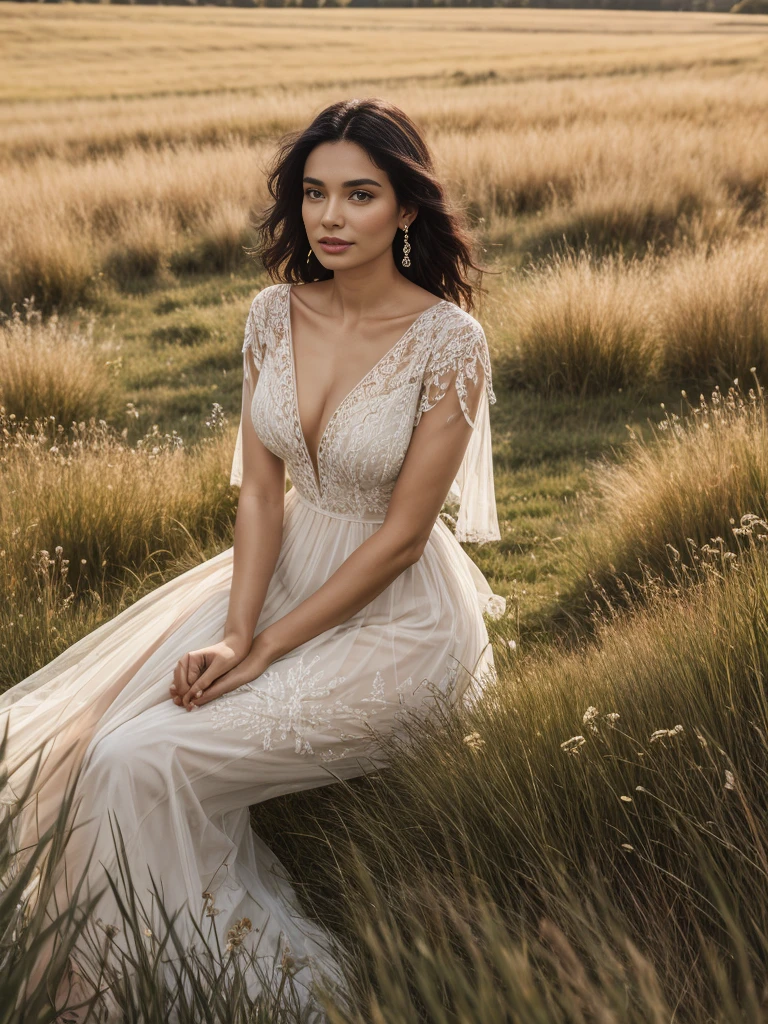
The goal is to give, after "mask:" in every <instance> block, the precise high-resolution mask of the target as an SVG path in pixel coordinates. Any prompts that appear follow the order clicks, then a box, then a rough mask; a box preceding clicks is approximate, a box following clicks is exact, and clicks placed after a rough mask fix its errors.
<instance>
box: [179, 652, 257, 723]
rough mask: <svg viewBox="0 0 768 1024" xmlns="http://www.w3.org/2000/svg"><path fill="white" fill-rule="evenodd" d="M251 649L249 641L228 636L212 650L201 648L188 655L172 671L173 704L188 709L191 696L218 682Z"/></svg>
mask: <svg viewBox="0 0 768 1024" xmlns="http://www.w3.org/2000/svg"><path fill="white" fill-rule="evenodd" d="M248 650H249V645H248V642H247V641H246V640H239V639H233V638H229V637H225V638H224V639H223V640H221V641H220V642H219V643H217V644H212V645H211V646H210V647H201V648H200V649H199V650H197V651H190V652H189V653H188V654H185V655H184V657H183V658H180V659H179V661H178V662H177V663H176V668H175V669H174V671H173V683H172V684H171V686H170V694H171V700H172V701H173V702H174V704H178V705H180V706H187V705H188V703H189V698H190V696H191V695H194V694H195V693H196V692H197V691H198V690H200V691H201V692H202V691H203V689H205V687H206V686H209V685H210V684H211V683H212V682H213V681H214V680H215V679H218V678H219V677H220V676H221V675H223V674H224V673H225V672H227V671H229V669H231V668H233V667H234V666H235V665H237V664H239V662H241V661H242V660H243V658H245V657H246V655H247V654H248Z"/></svg>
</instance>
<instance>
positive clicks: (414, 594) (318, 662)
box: [0, 487, 504, 1006]
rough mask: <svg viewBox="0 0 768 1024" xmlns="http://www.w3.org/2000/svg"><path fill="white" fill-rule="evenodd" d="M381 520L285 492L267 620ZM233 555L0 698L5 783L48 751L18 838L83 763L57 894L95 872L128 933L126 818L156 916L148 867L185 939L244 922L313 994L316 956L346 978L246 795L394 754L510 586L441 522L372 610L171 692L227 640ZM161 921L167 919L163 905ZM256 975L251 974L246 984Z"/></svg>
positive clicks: (467, 655)
mask: <svg viewBox="0 0 768 1024" xmlns="http://www.w3.org/2000/svg"><path fill="white" fill-rule="evenodd" d="M379 525H380V522H378V521H374V522H370V521H361V520H356V519H348V518H342V517H340V516H337V515H331V514H329V513H327V512H325V511H323V510H320V509H318V508H316V507H314V506H313V505H311V504H310V503H309V502H307V501H306V500H305V499H304V498H303V497H302V496H301V495H300V494H299V492H298V491H297V490H296V488H295V487H294V488H291V490H289V491H288V492H287V494H286V498H285V518H284V530H283V541H282V545H281V550H280V554H279V556H278V561H277V565H276V568H275V572H274V574H273V577H272V580H271V581H270V585H269V588H268V591H267V595H266V599H265V603H264V607H263V610H262V614H261V616H260V619H259V623H258V626H257V632H260V631H261V629H263V628H265V627H266V626H268V625H269V624H270V623H272V622H274V621H275V620H277V619H279V618H281V617H282V616H283V615H285V614H287V613H288V612H289V611H291V609H293V608H294V607H296V605H298V604H299V603H300V602H301V601H303V600H304V599H305V598H306V597H308V596H310V595H311V594H313V593H314V592H315V591H316V590H317V589H318V588H319V587H320V586H321V585H322V584H323V583H324V582H325V581H326V580H327V579H328V577H329V576H330V575H331V574H332V573H333V572H334V571H335V570H336V569H337V568H338V567H339V566H340V565H341V564H342V562H344V561H345V559H346V558H347V557H348V556H349V555H350V554H351V553H352V551H354V550H355V548H357V547H358V546H359V545H360V544H361V543H362V542H363V541H364V540H365V539H366V538H367V537H369V536H370V535H371V534H372V533H373V532H374V531H375V530H376V529H378V528H379ZM232 555H233V549H232V548H228V549H227V550H225V551H222V552H221V553H220V554H219V555H217V556H215V557H214V558H211V559H209V560H208V561H206V562H203V563H202V564H200V565H198V566H196V567H195V568H193V569H190V570H189V571H187V572H185V573H183V574H182V575H180V576H178V577H176V578H175V579H173V580H171V581H169V582H168V583H165V584H163V585H162V586H160V587H158V588H157V589H156V590H154V591H152V592H151V593H149V594H147V595H146V596H144V597H143V598H141V599H140V600H138V601H137V602H136V603H135V604H133V605H132V606H130V607H129V608H127V609H126V610H124V611H123V612H121V613H119V614H118V615H116V616H115V617H114V618H113V619H111V620H110V621H108V622H106V623H104V624H103V625H101V626H100V627H98V628H97V629H95V630H94V631H93V632H92V633H90V634H89V635H88V636H85V637H83V638H82V639H81V640H79V641H78V642H77V643H75V644H73V645H72V646H71V647H69V648H68V649H67V650H66V651H64V652H63V653H62V654H61V655H59V656H58V657H57V658H55V659H54V660H53V661H51V662H50V663H49V664H47V665H45V666H44V667H43V668H41V669H40V670H39V671H37V672H35V673H33V674H32V675H31V676H29V677H28V678H27V679H25V680H22V681H21V682H19V683H18V684H17V685H16V686H14V687H12V688H11V689H10V690H9V691H7V692H6V693H5V694H3V695H2V697H0V733H2V731H3V729H4V728H5V726H6V725H8V729H9V731H8V740H9V742H8V748H7V751H6V766H7V769H8V770H9V772H10V776H9V782H8V785H7V787H6V790H5V792H4V793H3V794H2V798H3V800H4V801H5V802H6V803H12V802H13V800H14V799H15V798H17V797H18V795H19V794H20V793H21V792H22V791H23V787H24V784H25V782H27V781H29V778H30V773H31V772H32V769H33V767H34V760H33V756H31V755H34V754H35V753H36V752H37V751H40V750H41V751H43V752H44V754H45V763H44V766H43V770H42V771H40V772H38V774H37V775H36V776H35V779H36V780H37V781H36V782H35V796H36V799H35V801H34V808H32V807H31V806H30V807H29V809H28V811H27V812H26V813H25V814H22V815H21V816H20V817H19V818H18V819H17V829H18V836H17V838H18V845H19V849H21V848H22V847H24V846H26V845H27V844H28V843H29V842H30V841H34V838H35V834H36V833H37V831H38V830H43V829H44V828H46V827H47V825H48V824H50V822H51V821H53V820H54V819H55V817H56V814H57V812H58V810H59V808H60V805H61V798H62V793H63V791H64V784H65V782H66V781H67V778H68V777H69V774H70V773H71V772H72V771H73V770H78V769H79V776H78V778H77V788H76V791H75V792H76V800H77V810H76V813H75V816H74V823H75V824H76V825H77V828H76V829H75V830H74V832H73V834H72V838H71V839H70V841H69V843H68V845H67V848H66V852H65V857H64V861H63V867H62V872H61V880H60V883H59V887H58V895H57V902H58V903H59V905H61V904H62V903H65V902H66V900H67V899H71V893H72V887H73V885H74V884H75V883H76V881H77V879H78V878H79V877H80V876H81V875H83V874H84V876H85V878H86V881H87V885H86V888H85V890H84V893H85V892H87V891H88V887H91V891H95V890H104V892H103V895H102V897H101V899H100V901H99V903H98V905H97V907H96V910H95V912H94V915H93V917H94V919H98V921H99V927H100V928H102V929H105V930H107V929H109V931H110V934H113V935H114V939H113V941H115V942H116V943H118V945H119V943H120V933H119V932H113V929H119V928H120V927H121V925H122V922H121V915H120V913H119V910H118V906H117V903H116V901H115V898H114V895H113V894H112V892H111V890H110V889H109V888H108V887H106V882H105V871H107V872H110V873H111V874H112V875H113V877H114V876H116V874H117V871H116V860H115V858H116V842H115V832H114V826H115V824H117V826H119V831H120V833H121V835H122V841H123V843H124V851H125V858H126V863H127V865H128V867H129V869H130V875H131V880H132V883H133V885H134V886H135V888H136V891H137V892H138V893H139V895H140V898H141V900H142V905H143V906H145V907H146V909H147V910H148V911H149V913H150V915H151V914H152V913H154V912H155V911H153V907H154V897H153V895H152V893H153V891H154V888H153V882H152V879H154V884H155V886H158V885H159V886H160V888H161V890H162V901H163V904H164V906H165V908H166V910H167V911H168V912H169V913H171V914H173V913H175V912H177V911H179V910H180V909H183V913H180V914H179V917H178V918H177V921H176V930H177V933H178V935H179V937H180V938H181V940H182V942H183V943H184V944H185V946H194V945H195V943H196V942H197V941H198V938H197V931H196V929H195V927H194V926H193V924H192V922H193V920H194V921H197V922H198V923H201V922H202V924H203V925H205V926H206V927H208V928H210V929H215V932H216V934H217V936H218V940H219V942H220V944H221V946H222V948H224V947H226V944H227V942H228V941H230V940H231V938H232V929H233V928H236V927H237V926H238V923H239V924H240V926H241V927H240V931H239V932H238V934H239V935H240V937H241V940H242V946H243V948H244V949H246V950H248V951H249V953H255V954H256V955H257V956H258V957H262V956H263V957H264V958H265V963H266V962H267V961H268V962H270V963H274V962H275V959H276V958H277V961H278V962H279V960H280V957H281V955H282V954H283V953H284V952H285V950H286V949H287V950H288V952H289V955H290V957H291V958H292V961H293V965H292V977H293V979H294V982H295V984H296V986H297V987H298V988H299V990H305V993H306V1004H307V1006H310V1005H311V983H312V977H313V972H314V971H315V970H316V969H318V968H319V969H320V970H321V971H322V972H323V973H324V975H325V977H331V978H334V979H335V980H337V981H338V983H339V984H340V983H341V975H340V972H339V971H338V962H337V961H336V960H335V958H334V956H333V953H332V952H331V947H330V942H329V935H328V933H327V932H326V931H325V930H324V929H323V928H322V927H321V926H320V925H318V924H317V923H316V922H314V921H312V920H310V919H309V918H308V917H307V916H305V915H304V914H303V913H302V911H301V909H300V907H299V904H298V901H297V899H296V896H295V893H294V890H293V889H292V887H291V884H290V881H289V879H288V877H287V874H286V872H285V870H284V869H283V867H282V865H281V864H280V862H279V860H278V859H277V858H276V856H275V855H274V854H273V853H272V852H271V851H270V849H269V848H268V847H267V846H266V845H265V843H264V842H263V841H262V840H261V839H259V837H258V836H257V835H256V834H255V833H254V831H253V829H252V828H251V825H250V818H249V810H248V809H249V807H250V806H251V805H254V804H257V803H259V802H261V801H263V800H268V799H270V798H272V797H276V796H280V795H282V794H285V793H290V792H292V791H295V790H303V789H310V788H313V787H316V786H324V785H328V784H329V783H333V782H334V781H337V780H339V779H349V778H353V777H355V776H357V775H361V774H363V773H364V772H365V771H367V770H369V769H371V768H377V767H382V766H384V765H385V761H384V759H383V757H382V756H381V754H380V752H379V751H378V748H377V745H376V740H375V736H376V733H377V732H379V731H381V732H388V731H390V730H393V729H397V728H398V725H399V724H400V723H401V722H402V716H403V715H404V714H407V713H409V710H408V709H412V708H418V707H421V706H422V705H424V704H425V703H426V702H428V701H429V695H430V694H431V693H432V692H433V690H434V688H435V687H436V688H437V689H439V690H440V691H441V692H443V693H445V694H449V695H451V696H452V697H455V698H456V699H463V700H467V699H476V697H477V696H478V695H479V693H480V692H481V691H482V688H483V686H484V685H486V684H487V682H488V681H489V680H490V679H491V678H492V677H493V675H494V665H493V654H492V650H491V646H490V644H489V641H488V634H487V630H486V626H485V623H484V619H483V612H488V613H490V614H492V615H498V614H500V613H501V611H503V607H504V599H503V598H502V597H499V596H497V595H494V594H493V593H492V591H491V588H490V586H489V584H488V582H487V580H486V579H485V577H484V576H483V574H482V573H481V572H480V570H479V569H478V568H477V567H476V566H475V564H474V563H473V562H472V560H471V559H470V558H469V556H468V555H467V554H466V552H465V551H464V550H463V549H462V547H461V545H460V544H459V543H458V542H457V540H456V539H455V537H454V536H453V534H452V533H451V531H450V530H449V528H448V527H447V526H446V524H445V523H444V522H443V520H442V519H440V518H438V520H437V521H436V523H435V526H434V528H433V530H432V534H431V536H430V539H429V541H428V543H427V545H426V548H425V550H424V552H423V554H422V557H421V558H420V559H419V561H418V562H416V563H415V564H414V565H412V566H410V567H408V569H406V570H405V571H404V572H403V573H401V574H400V576H398V577H397V579H395V580H394V582H393V583H392V584H390V585H389V586H388V587H387V589H386V590H385V591H383V592H382V593H381V594H380V595H379V596H378V597H377V598H375V599H374V600H373V601H371V602H370V603H369V604H368V605H367V606H366V607H364V608H363V609H361V610H360V611H359V612H358V613H356V614H355V615H353V616H352V617H351V618H350V619H348V620H347V621H346V622H344V623H342V624H340V625H338V626H335V627H333V628H331V629H328V630H326V631H325V632H323V633H321V634H319V635H318V636H316V637H314V638H312V639H311V640H309V641H307V642H306V643H303V644H301V645H299V646H298V647H296V648H294V649H293V650H292V651H290V652H289V653H288V654H286V655H284V656H283V657H281V658H279V659H278V660H276V661H274V662H273V663H272V664H271V665H270V666H269V668H268V669H267V670H266V671H265V672H263V673H262V674H261V675H260V676H258V677H257V678H256V679H254V680H253V681H252V682H250V683H248V684H245V685H244V686H241V687H239V688H238V689H236V690H234V691H232V692H231V693H229V694H226V695H224V696H222V697H219V698H217V699H216V700H214V701H211V702H210V703H208V704H205V705H203V706H201V707H200V708H198V709H196V710H195V711H193V712H192V713H189V712H187V711H186V710H185V709H183V708H181V707H178V706H177V705H176V704H174V703H173V701H172V700H171V699H170V696H169V689H168V688H169V685H170V683H171V682H172V676H173V671H174V668H175V666H176V663H177V662H178V660H179V659H180V658H181V657H182V656H183V655H184V654H185V653H186V652H187V651H190V650H195V649H197V648H200V647H204V646H206V645H209V644H213V643H216V642H217V641H219V640H221V639H222V636H223V630H224V623H225V619H226V616H227V607H228V600H229V589H230V582H231V574H232ZM470 694H471V697H470ZM89 854H90V863H89V864H88V867H87V871H85V870H84V868H85V865H86V862H87V859H88V855H89ZM243 921H245V922H246V923H247V925H249V926H250V927H249V930H248V931H247V934H244V935H243V927H242V923H243ZM153 927H154V928H157V929H160V930H162V925H161V923H160V922H159V919H158V918H157V917H155V918H153V919H152V918H151V919H150V920H149V922H148V925H147V930H148V931H149V932H152V930H153ZM228 936H229V939H228ZM147 937H148V939H150V938H151V936H147ZM260 983H261V982H260V980H259V979H258V978H256V977H253V978H251V979H250V984H249V991H250V994H252V995H255V994H257V992H258V988H259V985H260Z"/></svg>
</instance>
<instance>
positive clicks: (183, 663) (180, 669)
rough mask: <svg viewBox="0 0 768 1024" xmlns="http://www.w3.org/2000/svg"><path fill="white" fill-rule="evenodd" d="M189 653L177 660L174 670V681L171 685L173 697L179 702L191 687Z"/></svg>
mask: <svg viewBox="0 0 768 1024" xmlns="http://www.w3.org/2000/svg"><path fill="white" fill-rule="evenodd" d="M189 658H190V655H189V654H185V655H184V656H183V657H181V658H179V660H178V661H177V662H176V668H175V669H174V670H173V682H172V683H171V686H170V692H171V698H172V699H173V700H174V701H175V702H176V703H177V704H179V703H180V702H181V698H182V697H183V696H184V694H185V693H186V692H187V690H188V688H189Z"/></svg>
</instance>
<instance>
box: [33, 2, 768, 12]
mask: <svg viewBox="0 0 768 1024" xmlns="http://www.w3.org/2000/svg"><path fill="white" fill-rule="evenodd" d="M21 2H22V3H59V2H60V0H21ZM75 2H76V3H113V4H152V5H155V6H176V7H192V6H200V7H203V6H215V7H557V8H564V9H565V8H592V9H594V8H597V9H602V10H627V11H727V12H731V13H733V14H768V0H75Z"/></svg>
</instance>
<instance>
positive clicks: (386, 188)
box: [301, 141, 416, 270]
mask: <svg viewBox="0 0 768 1024" xmlns="http://www.w3.org/2000/svg"><path fill="white" fill-rule="evenodd" d="M303 187H304V198H303V201H302V206H301V214H302V218H303V220H304V227H305V228H306V230H307V237H308V238H309V242H310V245H311V246H312V248H313V250H314V252H315V255H316V256H317V258H318V260H319V261H320V262H321V263H322V265H323V266H324V267H326V268H327V269H328V270H347V269H351V268H352V267H359V266H361V265H362V264H364V263H368V262H369V261H371V260H375V259H377V258H381V256H382V255H383V254H385V253H389V254H390V256H391V253H392V239H393V238H394V237H395V232H396V230H397V228H398V227H404V226H405V224H406V223H407V224H409V225H410V224H411V223H412V222H413V219H414V214H415V212H416V211H415V209H414V208H413V207H411V208H408V207H405V206H400V205H399V203H398V202H397V199H396V197H395V192H394V189H393V188H392V184H391V182H390V180H389V177H388V175H387V174H385V173H384V171H382V170H381V169H380V168H378V167H376V165H375V164H374V163H373V162H372V161H371V158H370V157H369V156H368V154H367V153H366V151H365V150H364V149H362V148H361V147H360V146H358V145H357V144H356V143H354V142H346V141H341V142H321V143H320V144H319V145H317V146H315V148H314V149H313V150H312V152H311V153H310V154H309V156H308V157H307V159H306V162H305V164H304V182H303ZM323 239H334V240H336V241H337V243H338V242H340V243H343V244H335V245H334V244H333V242H324V241H323Z"/></svg>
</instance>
